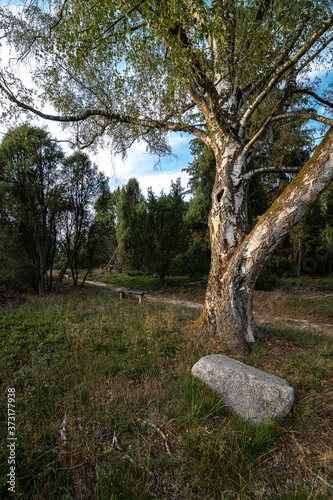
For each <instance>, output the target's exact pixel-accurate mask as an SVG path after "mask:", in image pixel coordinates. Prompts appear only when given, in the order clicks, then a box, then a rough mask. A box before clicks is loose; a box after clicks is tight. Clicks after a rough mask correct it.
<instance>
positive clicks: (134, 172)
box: [0, 115, 193, 199]
mask: <svg viewBox="0 0 333 500" xmlns="http://www.w3.org/2000/svg"><path fill="white" fill-rule="evenodd" d="M24 122H25V120H24V115H22V119H21V122H20V123H17V125H20V124H21V123H24ZM32 124H33V125H34V126H40V127H42V128H46V129H47V130H48V131H49V132H50V134H51V136H52V137H54V138H57V139H58V140H65V139H66V138H67V137H66V133H65V132H64V131H63V130H62V129H61V126H60V125H59V124H57V123H55V122H51V121H47V120H43V119H39V118H38V119H35V120H33V122H32ZM5 132H6V129H5V128H4V127H1V128H0V133H2V134H3V133H5ZM191 139H193V137H192V136H191V135H190V134H180V133H179V132H178V133H170V136H169V141H170V144H171V146H172V150H173V154H172V155H171V156H168V157H164V158H161V160H160V164H159V165H158V166H157V167H156V164H157V162H158V161H159V158H158V157H157V156H153V155H150V154H148V153H147V152H146V145H145V144H143V143H138V142H135V143H134V144H133V146H132V147H131V148H130V149H129V150H128V152H127V157H126V158H125V159H124V160H123V159H122V157H121V155H114V154H113V152H112V150H111V149H110V148H108V147H107V145H106V146H105V147H104V148H102V147H100V148H99V149H98V151H97V153H95V152H91V151H89V149H85V150H83V152H85V153H86V154H88V156H89V157H90V159H91V161H92V162H93V163H96V165H97V166H98V168H99V170H101V171H102V172H104V173H105V175H106V176H107V177H109V185H110V189H111V191H114V190H115V189H116V188H117V187H118V186H122V185H124V184H126V183H127V182H128V181H129V179H130V178H131V177H136V179H137V180H138V181H139V184H140V188H141V191H142V193H143V194H144V196H146V194H147V189H148V188H152V190H153V192H154V193H155V194H156V195H159V194H160V192H161V191H162V190H164V192H165V193H168V192H169V190H170V186H171V181H174V182H175V181H176V180H177V179H178V178H179V177H180V178H181V183H182V186H183V188H184V189H185V190H186V189H187V183H188V175H187V173H186V172H182V169H183V168H185V167H187V165H188V163H189V162H191V161H193V157H192V155H191V154H190V149H189V141H190V140H191ZM60 145H61V146H62V148H63V150H64V151H65V153H66V154H67V155H70V154H72V153H73V151H72V150H70V149H69V148H67V147H66V145H65V143H61V144H60ZM185 199H188V196H187V197H185Z"/></svg>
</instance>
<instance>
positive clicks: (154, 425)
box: [136, 417, 171, 455]
mask: <svg viewBox="0 0 333 500" xmlns="http://www.w3.org/2000/svg"><path fill="white" fill-rule="evenodd" d="M136 418H137V419H138V421H139V422H141V423H142V424H143V425H149V427H151V428H152V429H154V430H155V431H156V432H158V433H159V435H160V436H161V438H162V439H163V441H164V446H165V449H166V452H167V454H168V455H171V451H170V448H169V445H168V441H167V438H166V436H165V434H164V432H163V431H162V430H161V429H160V428H159V427H158V426H157V425H156V424H154V423H152V422H148V420H142V419H141V418H139V417H136Z"/></svg>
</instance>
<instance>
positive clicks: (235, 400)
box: [192, 354, 294, 424]
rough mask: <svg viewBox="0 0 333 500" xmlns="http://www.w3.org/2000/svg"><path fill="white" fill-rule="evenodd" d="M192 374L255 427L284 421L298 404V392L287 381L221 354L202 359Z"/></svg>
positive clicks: (193, 368)
mask: <svg viewBox="0 0 333 500" xmlns="http://www.w3.org/2000/svg"><path fill="white" fill-rule="evenodd" d="M192 374H193V375H194V376H195V377H198V378H199V379H201V380H202V381H203V382H206V383H207V384H208V386H209V387H210V388H211V389H212V390H213V391H215V392H217V394H219V396H220V397H221V398H222V400H223V401H224V403H225V404H226V405H227V406H228V407H229V408H231V409H232V410H234V412H235V413H236V414H237V415H239V416H240V417H242V418H245V419H248V420H249V421H250V423H251V424H261V423H266V422H269V421H271V420H275V419H277V418H281V417H284V416H285V415H287V414H288V412H289V410H290V408H291V407H292V404H293V402H294V389H293V388H292V387H291V386H290V385H289V384H288V382H287V381H286V380H284V379H282V378H280V377H276V376H275V375H271V374H269V373H266V372H264V371H261V370H258V369H257V368H254V367H253V366H248V365H245V364H244V363H241V362H240V361H236V360H235V359H232V358H228V357H226V356H222V355H221V354H213V355H210V356H205V357H204V358H201V359H200V360H199V361H198V362H197V363H196V364H195V365H194V366H193V367H192Z"/></svg>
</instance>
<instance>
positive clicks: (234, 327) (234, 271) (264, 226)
mask: <svg viewBox="0 0 333 500" xmlns="http://www.w3.org/2000/svg"><path fill="white" fill-rule="evenodd" d="M221 151H223V152H222V153H221V154H220V156H219V153H218V154H217V155H216V161H217V174H216V182H215V185H214V188H213V194H212V210H211V213H210V217H209V227H210V236H211V250H212V260H211V269H210V274H209V280H208V286H207V291H206V298H205V308H204V312H203V315H202V318H201V327H202V330H203V332H204V333H206V332H207V331H208V332H209V333H210V334H211V335H212V334H213V335H215V334H216V335H219V336H220V338H221V341H222V344H223V345H224V347H225V349H226V350H230V351H232V352H237V351H238V352H246V342H254V341H255V339H256V336H257V327H256V325H255V323H254V320H253V307H252V301H253V292H254V285H255V282H256V280H257V278H258V276H259V274H260V272H261V270H262V268H263V266H264V264H265V262H266V260H267V259H268V257H269V256H270V255H271V254H272V253H273V252H274V250H275V248H276V247H277V245H279V244H280V243H281V242H282V241H283V239H284V238H285V237H286V236H287V234H288V233H289V232H290V230H291V229H292V228H293V227H294V226H295V224H297V222H299V220H300V219H301V218H302V217H303V216H304V215H305V214H306V213H307V212H308V211H309V210H310V208H311V206H312V205H313V204H314V202H315V201H316V200H317V199H318V198H319V196H320V195H321V193H322V192H323V191H324V190H325V189H326V188H327V187H328V185H329V184H330V182H331V181H332V179H333V128H332V127H331V129H330V130H329V131H328V132H327V134H326V136H325V138H324V139H323V141H322V142H321V144H320V145H319V146H318V148H317V149H316V151H315V153H314V155H313V157H312V158H311V159H310V160H309V161H308V162H307V163H306V164H305V165H304V167H303V168H302V170H301V172H300V173H299V174H298V175H297V177H295V179H294V180H293V181H292V182H291V183H290V185H289V186H288V187H287V188H286V189H285V191H284V192H283V193H282V194H281V195H280V196H279V198H278V199H277V200H276V201H275V202H274V203H273V205H272V206H271V207H270V209H269V210H268V211H267V212H266V213H265V214H264V215H262V216H261V217H260V218H259V221H258V223H257V225H256V226H255V227H254V229H253V230H252V231H251V233H250V234H248V235H246V234H245V230H246V218H247V214H246V206H245V205H246V201H247V186H246V184H245V185H244V183H243V182H239V180H240V178H241V172H242V171H244V170H243V167H244V165H242V164H241V163H242V156H241V154H238V151H239V149H238V148H237V144H235V143H231V142H229V143H228V144H226V145H225V147H224V149H223V150H222V149H221ZM238 173H240V175H238Z"/></svg>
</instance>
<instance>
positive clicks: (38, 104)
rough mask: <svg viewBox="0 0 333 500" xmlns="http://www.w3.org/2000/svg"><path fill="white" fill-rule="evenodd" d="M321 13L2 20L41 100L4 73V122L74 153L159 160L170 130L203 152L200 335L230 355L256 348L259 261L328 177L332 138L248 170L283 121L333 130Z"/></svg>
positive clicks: (256, 0) (195, 11)
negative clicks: (269, 200)
mask: <svg viewBox="0 0 333 500" xmlns="http://www.w3.org/2000/svg"><path fill="white" fill-rule="evenodd" d="M331 7H332V4H331V2H330V1H327V0H318V1H316V2H311V1H307V0H296V1H295V2H290V1H287V0H248V1H244V0H211V1H210V2H206V1H205V0H177V1H168V2H166V1H163V0H126V1H125V0H112V1H111V0H105V1H103V2H96V1H95V0H86V1H85V2H81V1H80V0H62V1H60V0H55V1H52V2H51V3H50V4H49V5H48V6H47V4H46V3H45V2H43V4H41V7H40V8H39V7H38V2H37V0H36V1H35V2H31V3H29V4H26V5H25V7H24V8H23V9H22V10H20V11H19V12H18V13H17V14H13V12H12V11H11V10H9V9H8V8H3V9H2V11H1V29H2V37H3V38H2V41H3V42H2V43H4V40H6V41H7V43H9V44H11V46H13V47H14V48H15V50H16V51H17V52H18V54H19V56H18V60H19V61H20V62H22V63H23V64H24V63H25V64H27V63H26V61H28V60H29V61H30V60H32V58H33V57H35V58H37V63H36V65H35V68H36V69H35V71H34V82H35V83H36V84H37V85H38V91H36V90H34V91H32V89H26V88H25V86H24V82H21V81H20V80H19V78H18V73H17V72H15V71H14V69H15V67H16V66H13V65H12V66H11V67H9V68H2V70H1V75H0V91H1V94H2V105H3V106H4V107H5V106H7V108H6V109H7V112H10V113H11V114H13V113H16V112H22V111H25V112H28V113H34V114H35V115H37V116H40V117H42V118H46V119H49V120H55V121H58V122H61V123H63V124H64V125H65V126H67V127H69V128H70V130H71V131H72V132H73V134H72V141H73V143H75V145H76V146H77V147H79V148H84V147H88V146H91V145H96V144H98V143H99V141H101V139H102V138H103V137H110V138H111V139H110V140H111V141H112V145H113V148H114V149H115V150H116V151H119V152H124V151H125V150H126V148H127V147H129V146H130V145H131V144H132V143H133V142H134V141H135V140H142V141H144V142H145V143H146V144H147V150H148V152H150V153H157V154H160V155H163V154H168V153H169V152H170V146H169V144H168V133H169V132H187V133H189V134H192V135H193V136H195V137H197V138H199V139H201V140H202V141H203V142H204V143H205V144H206V146H207V147H209V148H211V149H212V150H213V152H214V155H215V158H216V179H215V184H214V187H213V190H212V209H211V212H210V216H209V228H210V238H211V249H212V257H211V269H210V275H209V281H208V287H207V292H206V298H205V307H204V313H203V315H202V318H201V327H202V329H203V331H204V332H209V333H210V334H218V335H219V336H220V337H221V339H222V341H223V343H224V345H225V347H226V348H228V349H229V350H231V351H237V350H238V351H243V350H244V345H245V343H246V342H254V340H255V339H256V336H257V328H256V325H255V323H254V321H253V315H252V297H253V290H254V284H255V281H256V279H257V277H258V274H259V273H260V270H261V269H262V267H263V265H264V263H265V261H266V260H267V258H268V257H269V256H270V255H271V254H272V253H273V251H274V249H275V248H276V246H277V245H278V244H279V243H280V242H281V241H282V240H283V239H284V238H285V237H286V235H287V234H288V233H289V231H290V230H291V229H292V228H293V227H294V225H295V224H296V223H297V222H298V221H299V220H300V219H301V218H302V217H303V215H304V214H305V213H306V212H307V211H308V210H309V209H310V208H311V206H312V204H313V203H314V202H315V200H316V199H317V198H318V197H319V196H320V194H321V193H322V192H323V191H324V190H325V188H326V187H327V186H328V184H329V183H330V181H331V180H332V177H333V159H332V151H333V149H332V148H333V129H332V128H329V129H328V131H327V132H326V135H325V137H324V138H323V140H322V142H321V143H320V144H319V146H318V148H317V150H316V151H315V153H314V155H313V156H312V158H311V159H310V160H309V161H307V163H306V164H305V165H300V164H295V165H288V166H286V165H283V164H279V165H276V164H275V163H274V162H269V161H267V164H266V165H264V166H261V167H260V168H256V167H255V161H254V159H255V158H256V156H257V155H258V154H259V153H260V151H261V150H262V149H263V148H264V147H265V144H266V143H267V141H268V139H269V137H270V136H271V134H273V132H274V129H276V128H277V127H283V125H284V124H285V123H290V122H291V121H297V120H301V121H303V122H304V123H305V122H308V121H310V120H311V121H315V122H319V123H320V124H322V125H323V127H326V129H327V128H328V127H329V126H331V125H332V123H333V120H332V118H331V117H330V116H331V115H330V113H331V111H332V107H333V105H332V101H331V92H330V89H329V88H328V89H325V92H322V91H321V90H320V88H321V87H320V85H321V81H320V80H321V79H320V76H321V73H323V76H325V72H329V71H330V67H331V63H332V41H333V29H332V25H333V14H332V9H331ZM31 66H32V67H33V65H32V64H31ZM45 103H52V105H53V106H54V109H55V112H54V113H47V112H46V111H44V104H45ZM318 106H320V112H319V111H317V109H318ZM276 171H278V172H286V171H287V172H296V173H297V176H296V178H295V179H294V180H293V181H292V182H291V183H290V185H289V186H288V187H287V188H286V189H285V191H284V192H283V193H282V194H281V196H280V197H279V198H278V200H276V202H274V204H273V205H272V206H271V207H270V208H269V210H268V211H267V212H266V213H265V214H264V215H263V216H261V217H260V219H259V220H258V223H257V225H256V226H255V227H254V228H253V229H252V231H251V232H250V233H249V234H247V227H248V226H247V194H248V186H249V182H250V180H251V178H252V177H254V176H256V175H260V174H266V173H271V172H276Z"/></svg>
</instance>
